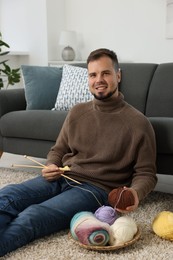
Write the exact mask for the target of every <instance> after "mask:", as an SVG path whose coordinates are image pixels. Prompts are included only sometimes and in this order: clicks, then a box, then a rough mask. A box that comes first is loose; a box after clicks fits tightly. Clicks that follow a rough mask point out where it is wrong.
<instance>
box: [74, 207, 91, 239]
mask: <svg viewBox="0 0 173 260" xmlns="http://www.w3.org/2000/svg"><path fill="white" fill-rule="evenodd" d="M88 216H93V213H92V212H90V211H81V212H78V213H76V214H75V215H74V216H73V217H72V219H71V221H70V231H71V235H72V237H73V238H74V239H75V240H78V237H77V236H76V233H75V225H76V224H78V223H79V222H80V219H81V218H87V217H88Z"/></svg>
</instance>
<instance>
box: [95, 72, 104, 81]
mask: <svg viewBox="0 0 173 260" xmlns="http://www.w3.org/2000/svg"><path fill="white" fill-rule="evenodd" d="M102 80H103V76H102V75H101V74H98V75H97V78H96V81H97V82H100V81H102Z"/></svg>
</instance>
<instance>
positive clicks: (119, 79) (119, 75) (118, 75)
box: [117, 69, 121, 83]
mask: <svg viewBox="0 0 173 260" xmlns="http://www.w3.org/2000/svg"><path fill="white" fill-rule="evenodd" d="M117 79H118V83H119V82H120V81H121V69H118V72H117Z"/></svg>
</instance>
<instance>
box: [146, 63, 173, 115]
mask: <svg viewBox="0 0 173 260" xmlns="http://www.w3.org/2000/svg"><path fill="white" fill-rule="evenodd" d="M145 114H146V116H148V117H173V63H163V64H160V65H158V67H157V69H156V71H155V73H154V76H153V79H152V82H151V85H150V89H149V93H148V100H147V106H146V113H145Z"/></svg>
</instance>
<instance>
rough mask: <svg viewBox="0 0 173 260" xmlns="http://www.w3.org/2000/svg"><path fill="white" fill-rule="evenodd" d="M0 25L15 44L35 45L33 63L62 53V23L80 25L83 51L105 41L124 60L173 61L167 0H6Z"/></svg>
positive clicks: (82, 53)
mask: <svg viewBox="0 0 173 260" xmlns="http://www.w3.org/2000/svg"><path fill="white" fill-rule="evenodd" d="M0 4H1V9H0V25H1V28H0V30H1V31H2V32H3V35H4V36H5V39H6V40H7V42H8V43H9V44H10V46H11V48H12V49H15V50H20V51H22V50H23V51H29V53H30V58H29V59H28V62H29V64H35V65H46V64H47V62H48V60H53V59H54V60H56V59H59V58H60V51H61V48H60V46H59V45H58V40H59V35H60V31H61V30H62V29H69V30H75V31H76V32H77V33H78V37H79V39H80V42H79V47H80V48H78V50H79V51H78V57H81V59H86V58H87V56H88V54H89V53H90V51H92V50H93V49H96V48H99V47H107V48H111V49H113V50H115V51H116V52H117V54H118V56H119V59H120V61H132V62H158V63H161V62H173V39H166V35H165V32H166V29H165V25H166V0H87V1H86V0H0Z"/></svg>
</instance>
